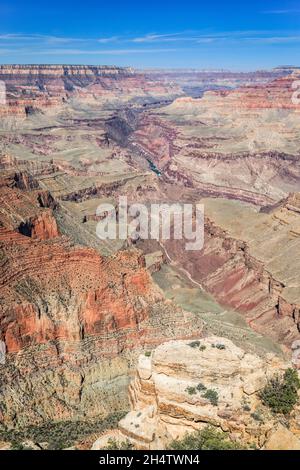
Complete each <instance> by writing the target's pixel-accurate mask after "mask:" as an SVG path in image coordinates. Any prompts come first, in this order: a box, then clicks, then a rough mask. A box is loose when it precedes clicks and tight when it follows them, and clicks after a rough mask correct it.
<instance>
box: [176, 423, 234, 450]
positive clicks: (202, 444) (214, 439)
mask: <svg viewBox="0 0 300 470" xmlns="http://www.w3.org/2000/svg"><path fill="white" fill-rule="evenodd" d="M170 448H171V449H174V450H237V449H243V446H242V445H241V444H238V443H236V442H233V441H231V440H230V439H229V438H228V436H227V434H226V433H225V432H223V431H221V430H217V429H215V428H213V427H211V426H207V427H206V428H204V429H202V430H201V431H196V432H194V433H192V434H186V435H185V436H184V437H183V439H180V440H175V441H172V442H171V444H170Z"/></svg>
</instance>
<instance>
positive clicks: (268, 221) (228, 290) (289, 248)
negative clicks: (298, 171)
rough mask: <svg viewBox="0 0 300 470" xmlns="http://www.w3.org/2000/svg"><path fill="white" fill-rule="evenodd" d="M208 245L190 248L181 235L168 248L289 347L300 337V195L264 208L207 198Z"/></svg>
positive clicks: (203, 282)
mask: <svg viewBox="0 0 300 470" xmlns="http://www.w3.org/2000/svg"><path fill="white" fill-rule="evenodd" d="M201 203H203V204H204V210H205V216H206V220H205V241H204V247H203V249H202V250H201V251H199V252H197V254H196V256H195V254H193V253H192V252H187V251H186V250H185V248H184V244H183V243H182V242H181V241H180V240H170V241H167V242H166V243H165V247H166V250H167V253H168V254H169V255H170V257H171V258H172V259H173V260H174V259H176V260H177V261H179V263H180V264H181V265H182V266H183V267H184V268H185V269H187V270H188V272H189V273H190V275H191V276H192V278H193V279H194V280H196V281H198V282H200V283H201V285H202V286H203V287H204V289H205V290H207V291H209V292H210V293H211V294H212V295H213V296H214V297H215V298H216V299H218V301H219V302H220V303H221V304H222V305H223V306H224V307H225V308H228V307H229V308H233V309H235V310H238V311H239V312H241V313H242V314H243V315H244V317H245V318H246V320H247V322H248V323H249V325H251V326H252V327H253V328H254V329H256V330H257V331H259V332H262V333H265V334H267V335H269V336H272V337H273V338H274V339H275V340H276V341H279V342H280V343H284V344H285V345H287V346H288V347H289V348H290V346H291V345H292V343H293V341H295V340H297V339H299V330H300V318H299V312H300V298H299V292H300V289H299V285H300V279H299V256H298V253H299V243H300V238H299V234H300V230H299V227H300V218H299V209H298V207H297V204H299V202H298V196H297V195H296V194H295V195H290V196H289V197H288V198H287V200H285V201H283V202H282V204H280V205H277V206H275V208H274V209H273V210H271V209H269V210H268V211H267V213H266V212H265V211H260V212H258V210H257V209H255V208H254V207H253V206H252V205H246V204H243V203H240V202H238V201H225V200H219V199H202V200H201Z"/></svg>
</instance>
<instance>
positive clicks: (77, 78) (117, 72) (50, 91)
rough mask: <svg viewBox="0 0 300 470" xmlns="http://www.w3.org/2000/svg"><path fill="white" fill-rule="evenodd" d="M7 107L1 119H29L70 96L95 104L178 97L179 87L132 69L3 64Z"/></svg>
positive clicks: (0, 77) (62, 103) (1, 77)
mask: <svg viewBox="0 0 300 470" xmlns="http://www.w3.org/2000/svg"><path fill="white" fill-rule="evenodd" d="M0 80H1V81H3V82H4V83H5V86H6V98H7V100H6V104H5V105H0V116H3V117H4V116H19V117H26V116H28V115H30V114H34V113H38V112H47V110H51V109H52V108H54V109H58V108H59V107H64V106H65V104H66V103H67V102H68V100H69V99H70V98H71V97H75V98H80V99H81V100H85V101H88V102H92V103H96V102H97V100H107V99H114V98H116V97H117V96H119V97H120V99H122V98H126V97H127V99H130V98H133V97H136V96H139V95H140V96H146V95H148V96H152V97H155V96H163V95H166V96H167V95H168V94H171V95H178V94H181V90H180V88H179V87H178V86H171V85H169V84H163V83H161V82H159V81H154V80H152V79H150V78H146V77H145V76H144V75H142V74H137V73H135V72H134V71H133V69H131V68H130V67H127V68H126V67H124V68H122V67H114V66H111V67H110V66H84V65H1V66H0Z"/></svg>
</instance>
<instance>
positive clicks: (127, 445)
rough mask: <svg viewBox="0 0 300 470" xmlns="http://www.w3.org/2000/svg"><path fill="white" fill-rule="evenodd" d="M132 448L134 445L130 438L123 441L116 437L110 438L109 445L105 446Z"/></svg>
mask: <svg viewBox="0 0 300 470" xmlns="http://www.w3.org/2000/svg"><path fill="white" fill-rule="evenodd" d="M132 448H133V445H132V444H131V442H129V441H128V439H127V440H126V441H122V442H118V441H116V439H108V442H107V446H106V447H103V450H131V449H132Z"/></svg>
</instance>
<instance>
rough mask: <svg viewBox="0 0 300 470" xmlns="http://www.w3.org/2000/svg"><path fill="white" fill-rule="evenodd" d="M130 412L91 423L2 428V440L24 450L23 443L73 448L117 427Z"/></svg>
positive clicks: (77, 422)
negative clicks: (97, 434)
mask: <svg viewBox="0 0 300 470" xmlns="http://www.w3.org/2000/svg"><path fill="white" fill-rule="evenodd" d="M127 411H128V410H124V411H119V412H114V413H111V414H110V415H108V416H106V417H105V418H103V419H94V420H90V421H56V422H44V423H43V424H41V425H40V426H28V427H27V428H23V429H16V430H7V429H5V428H0V440H4V441H9V442H12V443H13V446H16V447H21V448H24V446H23V445H22V442H23V441H28V440H30V441H33V442H48V448H49V449H57V450H58V449H62V448H67V447H71V446H73V445H74V444H75V443H76V442H77V441H79V440H82V439H85V438H86V437H87V436H89V435H91V434H94V433H96V432H97V433H99V434H100V433H101V432H103V431H105V430H107V429H112V428H115V427H117V425H118V422H119V421H120V419H122V418H124V416H125V415H126V413H127Z"/></svg>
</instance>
